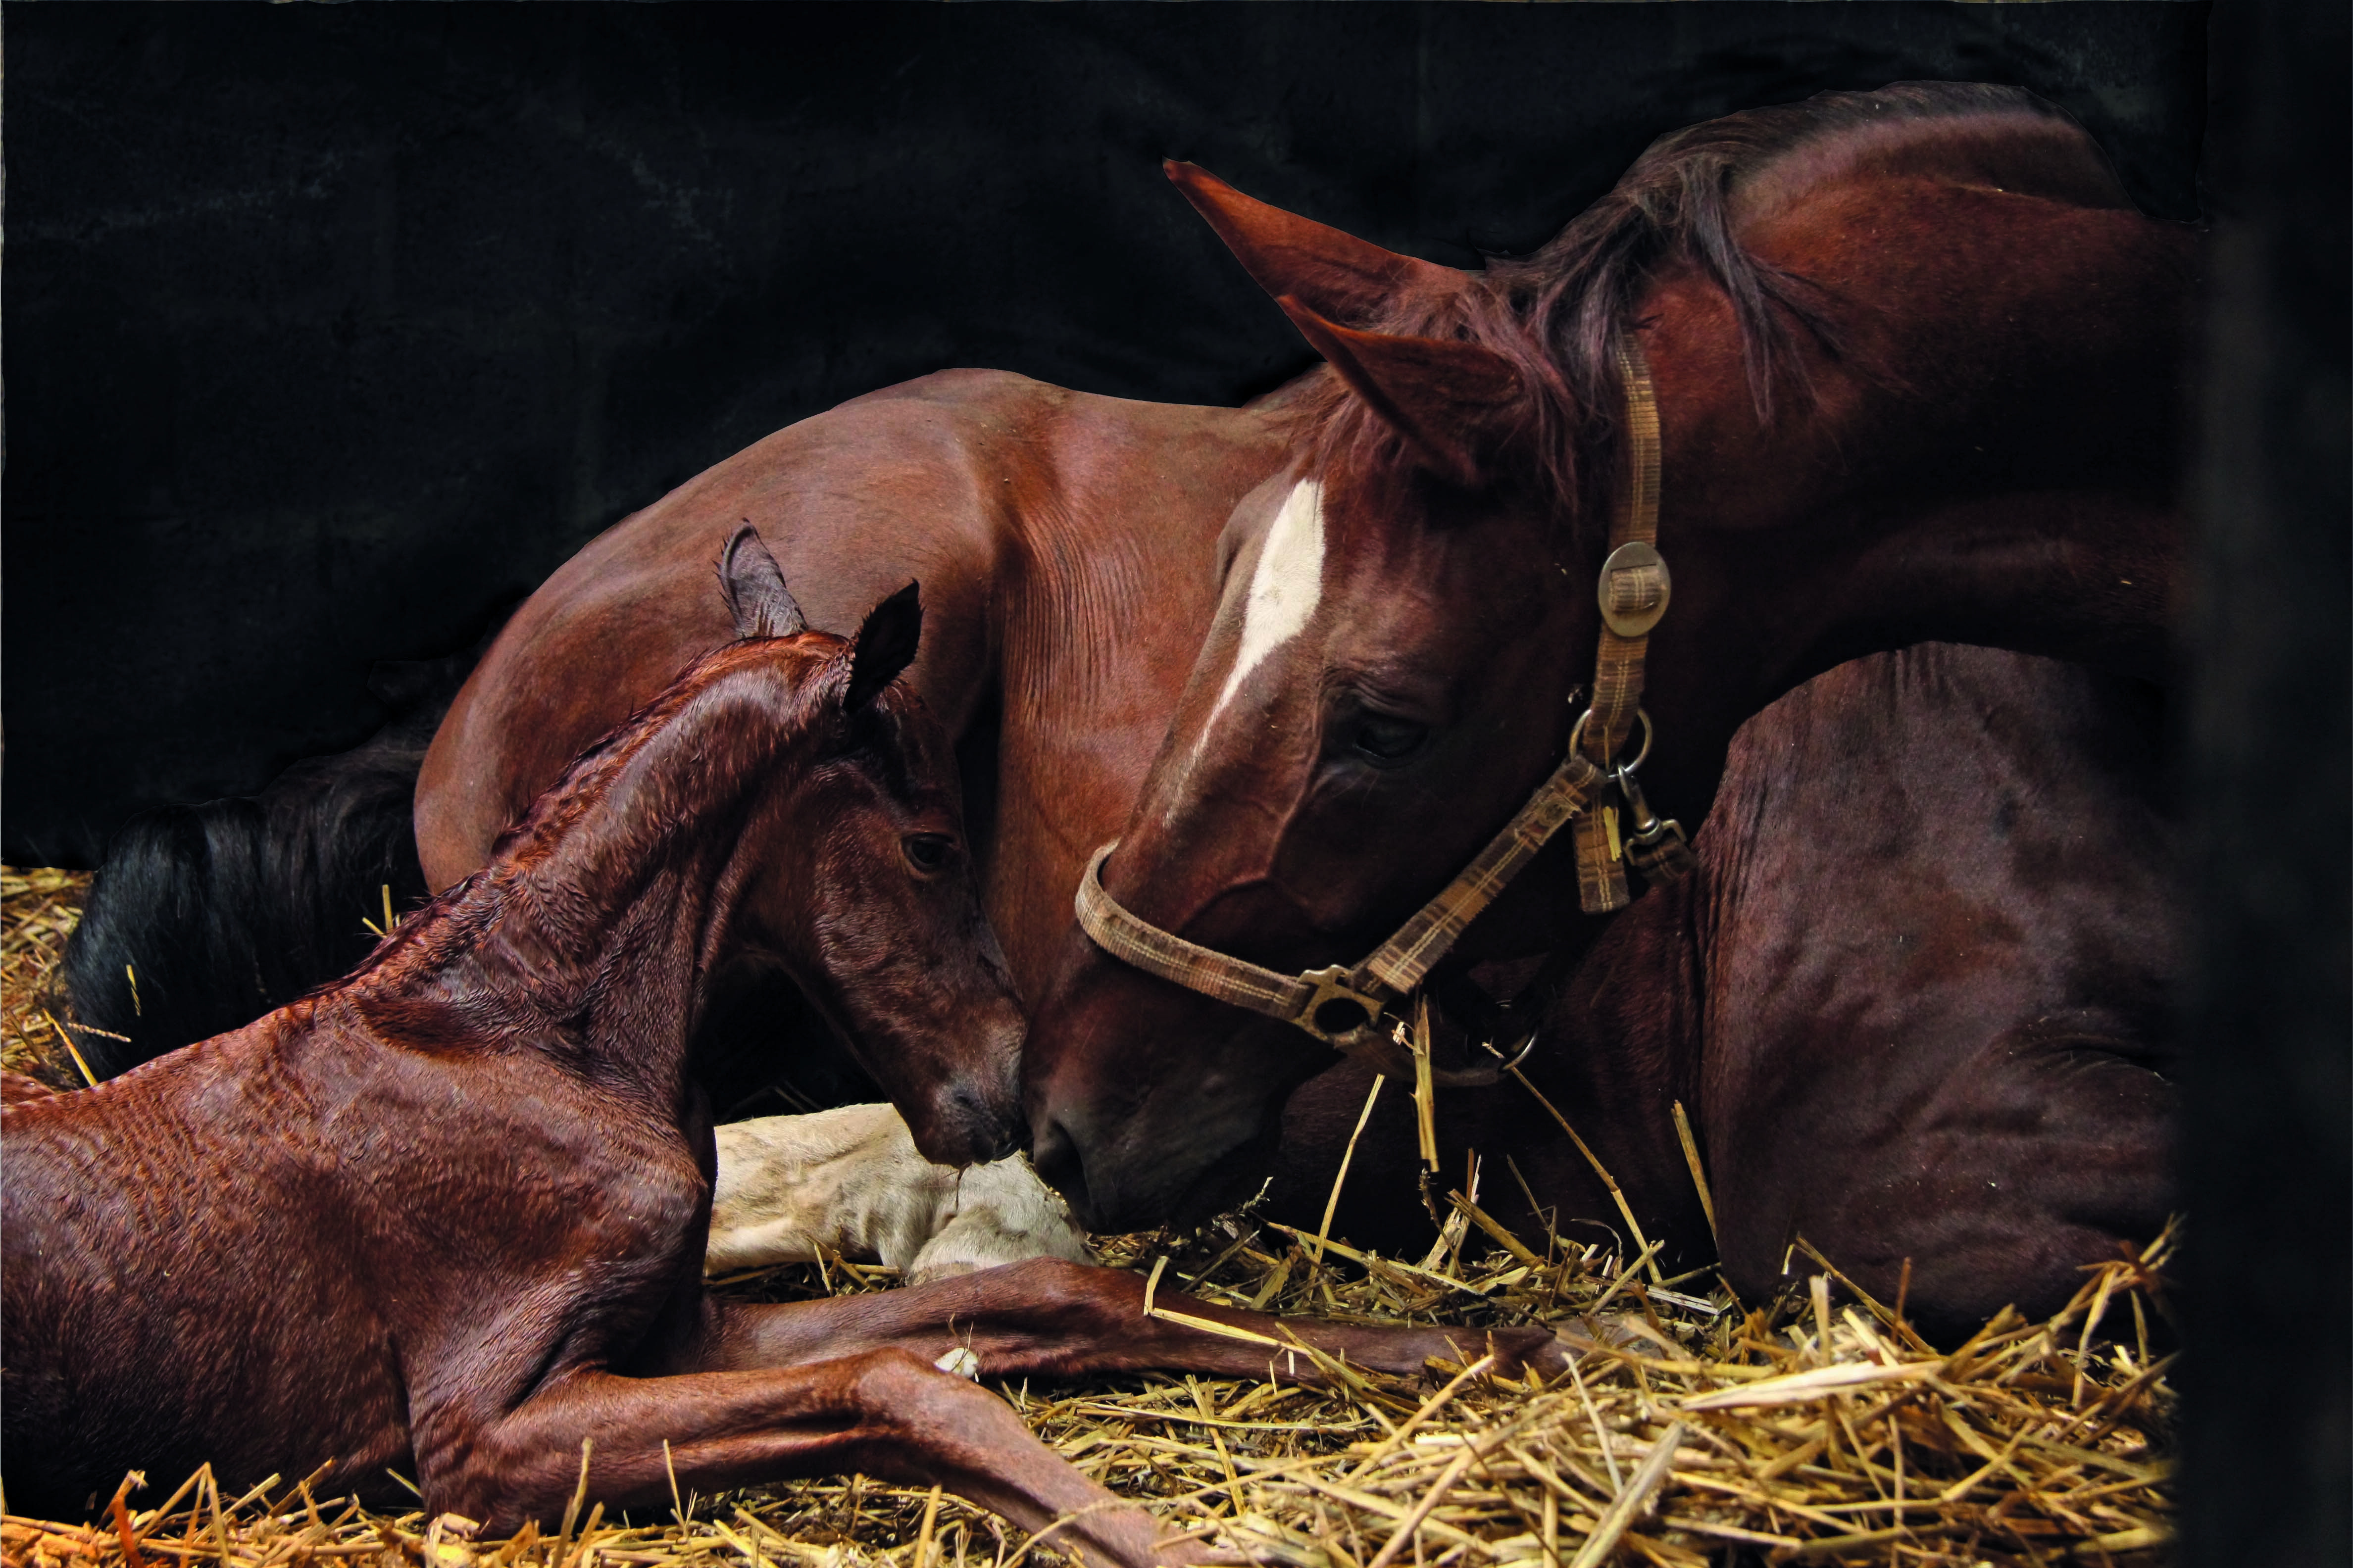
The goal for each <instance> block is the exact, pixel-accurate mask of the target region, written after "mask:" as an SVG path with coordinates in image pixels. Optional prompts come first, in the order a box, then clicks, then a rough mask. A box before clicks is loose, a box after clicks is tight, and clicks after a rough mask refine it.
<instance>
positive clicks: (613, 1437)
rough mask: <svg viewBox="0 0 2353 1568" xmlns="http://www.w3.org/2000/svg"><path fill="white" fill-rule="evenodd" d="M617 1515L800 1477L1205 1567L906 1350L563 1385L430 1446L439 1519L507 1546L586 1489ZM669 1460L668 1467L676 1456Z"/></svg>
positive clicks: (1053, 1541) (441, 1435)
mask: <svg viewBox="0 0 2353 1568" xmlns="http://www.w3.org/2000/svg"><path fill="white" fill-rule="evenodd" d="M584 1440H586V1441H588V1442H590V1443H592V1444H593V1447H591V1449H590V1451H589V1454H588V1457H587V1460H586V1463H587V1466H588V1495H589V1496H590V1497H593V1498H596V1499H598V1500H603V1501H605V1502H607V1504H614V1505H621V1506H628V1505H630V1504H643V1505H649V1506H654V1507H667V1506H669V1505H670V1499H671V1496H672V1493H671V1484H672V1477H673V1476H674V1477H675V1478H676V1484H677V1486H678V1488H679V1489H681V1490H684V1489H689V1488H691V1489H694V1490H697V1491H701V1492H703V1493H705V1494H709V1493H714V1492H718V1491H723V1490H725V1489H731V1488H735V1487H744V1486H752V1485H756V1484H759V1483H762V1482H766V1481H775V1480H781V1479H786V1478H787V1477H794V1476H809V1475H829V1474H837V1473H841V1472H845V1471H852V1470H856V1471H863V1472H865V1473H866V1474H869V1475H874V1476H880V1477H881V1478H883V1479H887V1480H891V1481H894V1482H898V1483H901V1484H912V1485H916V1486H924V1485H930V1484H934V1483H936V1484H938V1485H940V1486H942V1487H944V1488H945V1489H948V1490H949V1491H952V1492H954V1493H955V1494H956V1495H957V1496H958V1497H961V1498H965V1499H967V1500H970V1501H972V1502H975V1503H977V1504H978V1505H980V1506H981V1507H983V1508H985V1509H988V1510H991V1511H992V1512H995V1513H998V1514H1002V1515H1003V1516H1004V1517H1005V1518H1007V1519H1008V1520H1010V1521H1013V1522H1014V1523H1015V1524H1017V1525H1018V1526H1020V1527H1021V1528H1022V1529H1024V1530H1027V1531H1030V1532H1031V1533H1032V1534H1037V1533H1039V1532H1040V1531H1051V1533H1050V1535H1048V1537H1047V1540H1048V1542H1049V1543H1050V1545H1052V1546H1053V1547H1055V1548H1056V1549H1057V1550H1058V1551H1060V1552H1065V1553H1067V1554H1071V1555H1073V1556H1077V1557H1079V1558H1081V1560H1082V1561H1085V1562H1090V1563H1116V1564H1120V1565H1121V1568H1147V1565H1149V1568H1158V1565H1161V1564H1167V1563H1181V1562H1187V1561H1190V1560H1193V1559H1194V1558H1195V1557H1197V1556H1198V1552H1196V1551H1193V1550H1191V1549H1190V1543H1189V1542H1170V1543H1169V1544H1168V1546H1167V1547H1166V1548H1163V1547H1160V1546H1158V1545H1156V1544H1155V1542H1156V1538H1157V1536H1158V1531H1157V1528H1156V1527H1155V1524H1154V1522H1153V1521H1152V1518H1151V1516H1150V1515H1149V1514H1146V1513H1145V1511H1144V1510H1141V1509H1139V1508H1137V1507H1135V1506H1134V1505H1133V1504H1131V1503H1126V1502H1123V1501H1121V1500H1119V1499H1117V1498H1115V1497H1113V1495H1112V1494H1111V1493H1110V1492H1108V1491H1105V1490H1104V1489H1103V1488H1102V1487H1099V1486H1097V1485H1096V1484H1095V1483H1094V1482H1092V1481H1091V1480H1089V1479H1086V1477H1084V1476H1083V1475H1081V1474H1080V1473H1079V1471H1078V1470H1077V1469H1075V1468H1072V1467H1071V1464H1070V1463H1069V1462H1068V1461H1066V1460H1064V1459H1063V1458H1060V1456H1059V1455H1057V1454H1055V1453H1053V1452H1052V1451H1050V1449H1048V1448H1047V1447H1045V1446H1044V1445H1043V1444H1041V1443H1039V1441H1038V1439H1037V1438H1036V1437H1034V1436H1031V1435H1030V1434H1029V1429H1028V1428H1027V1427H1025V1426H1023V1425H1022V1424H1021V1420H1020V1418H1019V1417H1018V1416H1017V1415H1015V1414H1014V1413H1013V1411H1012V1410H1011V1409H1010V1408H1009V1407H1008V1406H1007V1405H1006V1403H1005V1402H1004V1401H1003V1400H1002V1399H1000V1398H998V1397H997V1395H996V1394H992V1393H990V1392H988V1391H987V1390H986V1389H983V1388H980V1387H977V1386H976V1385H975V1384H971V1383H968V1382H966V1381H965V1380H964V1379H962V1378H959V1377H953V1376H950V1375H949V1374H947V1373H942V1372H939V1371H936V1370H934V1368H932V1367H931V1366H929V1365H926V1364H925V1363H923V1362H922V1361H919V1360H917V1359H916V1358H915V1357H914V1356H913V1355H911V1354H908V1353H907V1352H904V1351H900V1350H879V1351H869V1352H864V1353H861V1354H857V1355H849V1356H845V1357H841V1358H839V1359H835V1360H828V1361H824V1362H820V1363H815V1364H812V1365H808V1366H801V1367H792V1368H786V1369H781V1370H777V1369H772V1370H765V1371H759V1372H709V1373H687V1374H684V1375H680V1376H674V1377H648V1378H633V1377H621V1376H617V1375H615V1374H612V1373H604V1372H581V1373H567V1374H565V1375H563V1376H561V1377H559V1378H557V1379H555V1380H554V1382H552V1383H551V1384H548V1385H547V1386H546V1387H544V1388H543V1389H541V1390H539V1391H537V1392H535V1393H534V1394H533V1395H532V1396H531V1397H530V1398H529V1399H527V1400H525V1401H524V1402H523V1403H522V1405H520V1406H518V1407H517V1408H516V1409H514V1410H513V1411H512V1412H508V1413H504V1414H491V1413H488V1412H481V1411H476V1410H470V1409H469V1410H459V1409H446V1410H443V1411H441V1412H439V1413H438V1414H436V1415H430V1416H427V1417H426V1418H424V1419H420V1420H419V1421H418V1422H417V1426H416V1430H415V1441H416V1449H417V1463H418V1468H419V1471H420V1475H419V1480H420V1483H421V1487H422V1490H423V1493H424V1499H425V1503H426V1506H427V1509H429V1510H433V1511H435V1512H439V1511H442V1510H454V1511H456V1512H458V1513H460V1514H463V1515H465V1516H467V1517H468V1518H471V1519H478V1520H481V1521H484V1523H485V1526H486V1528H487V1531H489V1532H490V1533H497V1534H504V1533H508V1532H511V1531H513V1530H515V1529H518V1528H520V1527H521V1525H522V1522H523V1521H525V1520H539V1521H549V1522H552V1521H554V1520H555V1519H556V1518H558V1517H559V1516H560V1515H561V1514H562V1513H563V1511H564V1509H565V1503H566V1502H567V1501H568V1500H569V1499H570V1498H571V1496H572V1494H573V1491H574V1489H575V1487H577V1486H578V1485H579V1482H580V1468H581V1465H582V1462H583V1461H582V1453H581V1445H582V1443H583V1441H584ZM665 1442H667V1445H668V1448H667V1452H665V1448H664V1444H665Z"/></svg>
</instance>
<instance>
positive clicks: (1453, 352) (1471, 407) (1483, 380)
mask: <svg viewBox="0 0 2353 1568" xmlns="http://www.w3.org/2000/svg"><path fill="white" fill-rule="evenodd" d="M1275 303H1276V304H1278V305H1280V306H1282V311H1283V314H1284V315H1287V316H1289V317H1290V318H1291V320H1292V323H1293V325H1294V326H1296V327H1297V328H1298V329H1299V331H1300V334H1301V335H1302V336H1303V337H1304V338H1306V340H1307V341H1308V342H1311V343H1313V344H1314V345H1315V352H1316V353H1320V354H1322V355H1323V356H1324V359H1325V360H1326V361H1328V362H1330V363H1331V366H1332V368H1333V369H1334V370H1335V371H1336V372H1338V373H1339V376H1340V379H1341V380H1343V381H1345V382H1346V383H1347V384H1348V386H1349V388H1350V390H1352V391H1354V392H1355V393H1356V395H1357V396H1359V397H1361V398H1363V399H1364V400H1365V401H1366V403H1367V404H1369V405H1372V409H1373V412H1374V413H1376V414H1377V415H1379V416H1381V417H1382V418H1383V419H1385V420H1387V421H1388V423H1389V425H1390V426H1393V427H1395V428H1396V430H1397V431H1398V433H1399V434H1400V435H1402V436H1403V437H1405V438H1406V441H1407V443H1408V444H1409V446H1411V447H1412V448H1413V450H1414V455H1415V456H1416V457H1418V458H1420V459H1421V461H1422V463H1423V465H1424V466H1425V467H1427V468H1430V471H1431V472H1433V473H1435V474H1437V475H1438V476H1439V477H1440V478H1441V479H1451V481H1453V482H1454V483H1455V484H1458V485H1461V486H1462V487H1464V488H1465V489H1472V488H1475V487H1476V486H1477V485H1478V484H1479V482H1480V479H1481V478H1482V458H1483V456H1484V453H1483V450H1482V448H1483V445H1484V443H1483V440H1482V437H1484V435H1485V432H1486V428H1487V426H1488V422H1489V421H1490V420H1491V419H1492V417H1493V415H1494V414H1495V412H1496V411H1497V410H1498V409H1501V408H1503V407H1504V406H1506V405H1510V404H1512V403H1514V402H1517V401H1518V400H1519V397H1520V395H1521V394H1522V393H1523V392H1524V391H1525V384H1524V383H1523V382H1522V380H1521V378H1520V373H1519V371H1518V369H1517V368H1515V367H1514V365H1513V363H1512V362H1511V361H1510V360H1507V359H1505V358H1504V356H1503V355H1501V354H1499V353H1495V351H1494V350H1493V349H1484V348H1481V347H1480V346H1479V345H1478V344H1476V343H1466V342H1455V341H1454V340H1452V339H1449V338H1409V337H1398V336H1392V335H1389V334H1388V333H1383V332H1359V331H1355V330H1353V329H1351V328H1348V327H1343V326H1338V325H1335V323H1333V322H1331V321H1325V320H1324V318H1323V317H1321V316H1319V315H1317V314H1316V313H1315V312H1314V311H1313V310H1309V309H1308V308H1307V307H1306V306H1305V305H1303V304H1302V303H1300V301H1298V300H1294V299H1292V298H1290V297H1289V296H1287V295H1286V296H1285V297H1283V298H1282V299H1280V300H1276V301H1275Z"/></svg>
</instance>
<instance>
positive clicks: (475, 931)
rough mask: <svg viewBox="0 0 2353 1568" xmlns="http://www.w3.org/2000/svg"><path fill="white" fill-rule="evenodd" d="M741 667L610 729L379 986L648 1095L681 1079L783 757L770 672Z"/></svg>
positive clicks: (489, 1035) (779, 703)
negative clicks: (645, 718)
mask: <svg viewBox="0 0 2353 1568" xmlns="http://www.w3.org/2000/svg"><path fill="white" fill-rule="evenodd" d="M758 674H759V672H755V671H743V672H736V673H733V674H731V675H729V676H725V677H723V678H722V679H718V680H715V681H712V682H711V683H709V684H708V685H706V686H704V687H702V688H701V689H698V690H696V691H694V692H693V693H691V695H690V696H689V697H687V698H686V700H684V701H683V702H682V703H681V704H680V705H679V706H678V708H677V709H676V710H675V711H673V712H671V713H670V714H668V715H665V716H664V717H662V718H661V719H659V720H656V721H651V722H641V723H640V724H639V725H638V727H636V728H635V729H633V730H631V731H628V732H625V733H624V734H622V735H619V736H617V737H615V738H614V739H613V740H612V741H610V742H607V744H606V745H605V746H604V747H602V748H600V749H599V751H598V752H596V753H592V754H591V755H590V756H589V757H587V758H586V759H584V760H583V761H582V762H581V763H577V764H575V767H574V768H573V770H572V772H571V773H569V774H568V775H567V776H566V779H565V783H564V784H560V785H559V786H557V788H556V789H554V790H552V791H550V792H549V794H548V795H547V796H545V797H543V799H542V800H541V801H540V802H539V803H538V804H537V805H534V806H533V809H532V812H531V814H530V816H528V817H527V818H526V819H525V820H524V822H523V823H522V825H521V826H518V827H517V828H515V829H514V830H513V832H512V835H511V837H510V839H509V840H508V841H507V842H506V843H505V844H503V845H502V846H501V849H500V852H499V854H498V856H497V858H495V859H494V860H493V861H492V862H491V865H490V866H489V867H488V868H485V869H484V870H483V871H481V872H480V873H478V874H477V875H476V876H475V877H474V878H472V879H470V880H469V881H468V882H467V883H466V884H465V885H464V887H463V889H462V890H461V891H460V892H459V894H458V895H457V897H456V898H455V899H454V900H453V901H452V902H451V903H450V904H448V906H446V907H444V908H443V909H441V910H437V911H435V916H436V918H435V920H434V921H433V923H434V924H435V925H436V926H438V927H446V928H447V929H446V930H440V931H425V932H420V933H418V941H419V942H420V943H421V944H425V945H426V947H427V952H425V953H423V954H420V956H421V957H423V958H424V959H425V962H424V963H419V964H415V965H411V964H398V965H397V966H396V970H395V972H394V973H390V974H387V975H385V978H386V979H388V980H392V981H393V982H394V986H395V988H396V990H398V991H401V992H404V993H406V994H407V995H408V996H409V997H412V998H415V999H417V1000H420V1001H421V1000H426V999H427V997H429V998H430V999H431V1000H433V1001H437V1002H438V1003H440V1004H442V1005H445V1006H450V1007H454V1008H455V1009H456V1010H457V1011H458V1013H459V1015H460V1019H461V1022H460V1025H459V1026H460V1027H461V1028H463V1029H464V1030H465V1032H466V1033H468V1034H469V1035H471V1036H474V1037H479V1038H484V1039H500V1040H512V1041H514V1042H515V1043H517V1044H527V1045H529V1046H531V1047H533V1048H536V1049H539V1050H541V1051H543V1053H545V1054H547V1055H549V1056H551V1057H554V1058H557V1059H559V1060H561V1061H563V1062H565V1064H566V1065H567V1066H569V1067H572V1068H575V1070H578V1071H580V1072H582V1073H585V1074H587V1075H590V1076H593V1077H596V1078H597V1079H603V1080H608V1081H612V1082H615V1083H617V1084H627V1085H629V1086H631V1087H633V1088H634V1089H637V1090H638V1091H640V1092H642V1093H644V1094H646V1095H648V1096H649V1098H651V1099H653V1100H656V1101H657V1102H659V1103H670V1102H674V1101H675V1100H677V1099H678V1098H679V1097H680V1096H681V1094H682V1093H683V1092H684V1088H685V1083H686V1072H685V1068H686V1056H687V1045H688V1039H689V1037H690V1035H691V1032H692V1029H693V1026H694V1022H695V1019H696V1017H697V1016H698V1014H699V1012H700V1009H701V1005H702V994H703V989H704V985H705V983H706V982H707V980H708V978H709V976H710V975H711V974H712V973H714V972H715V971H716V970H717V969H718V968H719V967H720V965H721V964H723V963H724V962H725V961H726V959H727V958H728V957H729V956H730V955H731V953H732V952H733V947H734V946H735V944H736V942H737V940H738V932H737V923H738V922H737V920H736V916H737V913H738V910H739V907H740V905H741V903H742V900H743V899H744V893H745V891H746V889H747V886H748V883H749V876H748V872H749V870H750V868H752V866H753V864H754V862H755V861H756V859H757V858H758V857H759V854H760V849H759V848H758V847H757V846H756V845H755V844H754V840H756V839H759V838H762V837H765V834H763V833H761V832H759V831H757V830H756V829H757V828H758V826H760V825H761V824H762V823H763V822H765V819H767V818H768V817H769V816H770V815H771V814H770V813H769V812H768V811H766V810H764V805H767V804H768V803H770V800H771V797H772V796H773V795H774V793H775V790H776V787H777V786H778V785H779V784H780V783H783V782H784V781H785V780H786V776H787V775H788V774H789V773H790V772H791V771H792V770H793V769H794V766H795V762H796V759H795V758H794V756H793V754H792V753H793V752H794V750H795V746H794V742H795V741H796V739H797V738H798V737H797V736H796V735H795V734H794V733H793V731H794V730H795V729H797V726H795V725H793V724H790V723H788V722H786V717H787V715H788V713H789V710H790V709H791V706H792V704H791V703H790V700H789V694H788V693H787V692H786V691H785V690H784V689H782V687H783V683H782V682H780V681H778V680H776V679H773V677H772V678H771V679H766V680H762V679H757V676H758Z"/></svg>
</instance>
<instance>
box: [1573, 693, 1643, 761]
mask: <svg viewBox="0 0 2353 1568" xmlns="http://www.w3.org/2000/svg"><path fill="white" fill-rule="evenodd" d="M1592 717H1593V710H1592V709H1590V708H1588V709H1587V710H1585V711H1584V712H1582V713H1580V714H1578V715H1577V728H1575V729H1573V730H1571V731H1569V732H1568V749H1569V751H1570V752H1577V751H1579V750H1581V749H1582V747H1581V746H1580V745H1579V742H1582V741H1583V740H1584V739H1585V725H1586V721H1588V720H1589V719H1591V718H1592ZM1634 717H1635V719H1636V720H1638V721H1641V726H1642V749H1641V751H1639V752H1635V753H1634V760H1633V761H1632V762H1630V763H1612V764H1611V765H1610V771H1611V772H1613V773H1632V772H1634V770H1636V769H1637V768H1639V767H1641V765H1642V763H1644V762H1645V761H1646V760H1647V759H1648V758H1649V757H1650V754H1651V716H1650V715H1649V714H1648V713H1646V712H1644V711H1643V710H1641V709H1640V708H1637V709H1635V710H1634Z"/></svg>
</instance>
